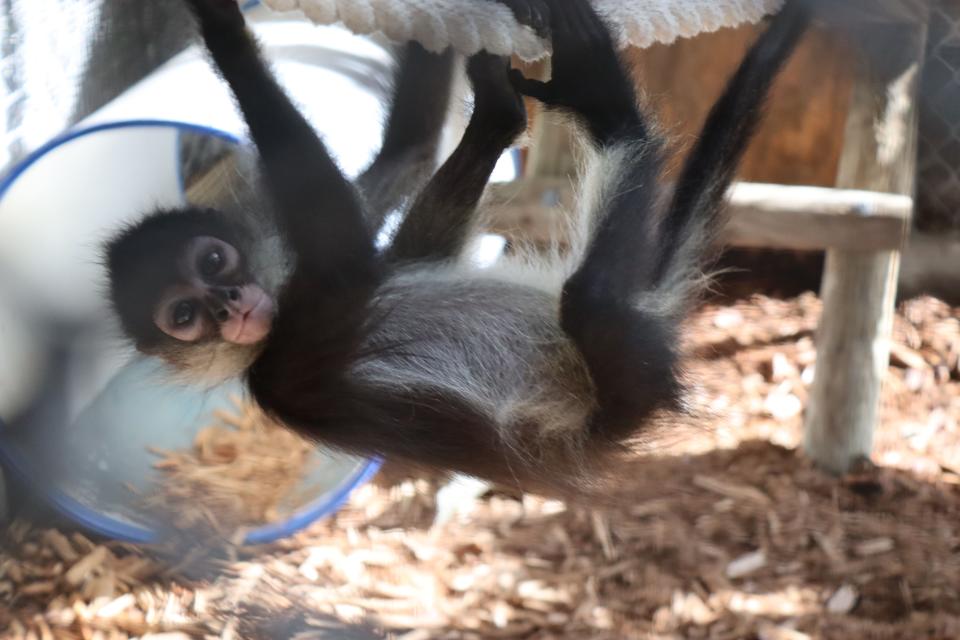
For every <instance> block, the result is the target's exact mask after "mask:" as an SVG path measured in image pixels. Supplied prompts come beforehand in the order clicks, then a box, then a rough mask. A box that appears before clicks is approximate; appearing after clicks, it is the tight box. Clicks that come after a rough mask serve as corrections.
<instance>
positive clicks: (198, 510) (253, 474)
mask: <svg viewBox="0 0 960 640" xmlns="http://www.w3.org/2000/svg"><path fill="white" fill-rule="evenodd" d="M233 400H234V405H235V408H236V411H235V412H229V411H222V410H220V411H217V412H216V413H215V414H214V421H213V423H211V424H209V425H207V426H205V427H203V428H202V429H200V430H199V431H198V432H197V435H196V436H195V437H194V441H193V446H192V447H191V448H190V449H189V450H185V451H164V450H153V452H154V453H155V454H156V455H157V456H159V457H160V460H158V461H157V462H156V463H155V464H154V465H153V466H154V468H155V469H156V470H157V471H158V472H159V474H160V477H159V478H158V479H157V482H156V489H155V490H154V491H153V492H151V493H150V495H148V496H145V498H144V501H143V502H144V506H145V508H147V509H148V510H150V511H151V512H155V513H163V514H169V516H170V518H172V524H173V526H174V528H176V529H179V530H184V531H198V530H199V531H210V532H213V533H216V534H217V535H219V536H223V537H225V538H227V539H233V538H235V537H236V536H237V535H238V533H239V532H242V531H243V529H245V528H247V527H254V526H259V525H263V524H266V523H271V522H277V521H278V520H280V519H281V518H282V517H283V515H284V514H285V513H286V512H287V511H289V509H290V508H291V507H294V506H296V505H295V504H291V503H292V502H294V501H295V500H296V496H295V495H294V494H295V490H296V488H297V486H298V485H299V484H300V483H301V481H302V480H303V478H304V477H305V475H306V474H307V472H308V471H309V468H310V463H311V456H312V454H313V452H314V450H315V447H314V445H312V444H311V443H309V442H308V441H306V440H305V439H303V438H302V437H300V436H299V435H297V434H295V433H293V432H291V431H289V430H287V429H284V428H283V427H281V426H280V425H278V424H276V423H275V422H273V421H272V420H270V419H269V418H268V417H267V416H265V415H264V414H263V412H261V411H260V410H259V409H258V408H257V407H256V406H255V405H253V404H251V403H249V402H246V401H242V400H240V399H239V398H234V399H233Z"/></svg>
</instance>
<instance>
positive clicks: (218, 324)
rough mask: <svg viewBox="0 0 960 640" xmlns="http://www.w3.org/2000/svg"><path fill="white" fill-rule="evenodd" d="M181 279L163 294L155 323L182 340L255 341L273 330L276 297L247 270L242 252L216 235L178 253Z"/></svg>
mask: <svg viewBox="0 0 960 640" xmlns="http://www.w3.org/2000/svg"><path fill="white" fill-rule="evenodd" d="M175 269H176V272H177V274H178V276H179V277H178V278H177V280H176V281H175V282H174V283H173V284H171V285H169V286H168V287H166V288H165V289H164V290H163V291H162V292H161V294H160V296H159V299H158V302H157V305H156V307H155V309H154V314H153V321H154V323H155V324H156V326H157V328H159V329H160V330H161V331H162V332H163V333H165V334H166V335H168V336H170V337H172V338H174V339H176V340H178V341H181V342H198V341H201V340H208V339H211V338H213V339H216V338H218V337H219V338H220V339H222V340H225V341H226V342H230V343H233V344H240V345H249V344H255V343H257V342H260V341H261V340H263V339H264V338H265V337H266V336H267V333H269V331H270V325H271V322H272V320H273V311H274V308H273V300H271V298H270V296H269V295H267V293H266V292H265V291H264V290H263V289H262V288H261V287H260V286H259V285H258V284H256V283H255V282H253V280H252V278H251V277H250V275H249V273H248V272H247V269H246V265H245V261H244V259H243V256H242V255H241V253H240V251H238V250H237V248H236V247H234V246H233V245H232V244H230V243H229V242H226V241H224V240H221V239H219V238H216V237H213V236H206V235H204V236H197V237H194V238H192V239H190V240H189V241H188V242H187V243H186V244H185V246H184V247H183V250H182V252H181V254H180V255H179V256H178V257H177V260H176V266H175Z"/></svg>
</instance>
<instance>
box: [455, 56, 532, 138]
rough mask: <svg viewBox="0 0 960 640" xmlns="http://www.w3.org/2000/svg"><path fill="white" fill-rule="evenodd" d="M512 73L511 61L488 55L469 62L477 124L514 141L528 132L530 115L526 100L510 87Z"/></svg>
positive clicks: (474, 57)
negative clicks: (526, 129)
mask: <svg viewBox="0 0 960 640" xmlns="http://www.w3.org/2000/svg"><path fill="white" fill-rule="evenodd" d="M509 72H510V60H509V58H505V57H501V56H495V55H492V54H489V53H478V54H475V55H473V56H471V57H470V60H469V61H468V62H467V77H469V78H470V84H471V85H472V86H473V93H474V107H473V108H474V114H475V117H476V119H477V121H478V122H480V123H482V125H483V126H484V127H485V128H486V129H487V130H489V131H491V132H494V131H495V132H497V133H502V134H503V135H505V136H509V137H510V139H511V140H512V139H513V138H515V137H516V136H518V135H520V134H521V133H522V132H523V130H524V129H525V128H526V126H527V111H526V108H525V107H524V105H523V98H522V97H521V96H520V94H519V93H518V92H517V90H516V89H515V88H514V87H513V85H512V84H511V83H510V76H509Z"/></svg>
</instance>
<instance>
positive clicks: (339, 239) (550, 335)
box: [108, 0, 807, 492]
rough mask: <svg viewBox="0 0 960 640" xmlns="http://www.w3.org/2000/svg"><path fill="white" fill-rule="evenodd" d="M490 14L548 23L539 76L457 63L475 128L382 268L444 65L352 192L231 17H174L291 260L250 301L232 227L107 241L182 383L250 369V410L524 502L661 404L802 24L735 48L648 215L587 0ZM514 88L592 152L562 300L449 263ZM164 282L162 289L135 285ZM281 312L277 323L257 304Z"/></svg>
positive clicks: (181, 221)
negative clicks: (228, 120)
mask: <svg viewBox="0 0 960 640" xmlns="http://www.w3.org/2000/svg"><path fill="white" fill-rule="evenodd" d="M487 1H492V0H487ZM497 1H502V2H503V3H504V4H506V5H507V6H508V7H510V8H511V10H513V11H514V13H515V15H517V16H518V19H526V20H529V21H530V23H531V24H534V23H536V21H537V20H540V23H541V24H543V25H545V27H543V28H544V31H545V32H549V33H550V34H551V36H552V38H553V47H554V61H553V79H552V80H551V81H550V82H548V83H540V82H534V81H528V80H526V79H523V78H522V77H520V76H517V75H516V74H514V75H513V76H512V84H513V87H511V86H510V84H511V83H510V82H509V81H508V78H509V77H511V76H508V74H507V63H506V61H505V60H502V59H497V58H494V57H492V56H488V55H478V56H475V57H474V58H472V59H471V61H470V62H469V65H468V73H469V77H470V80H471V82H472V84H473V87H474V91H475V96H476V97H475V109H474V112H473V114H472V117H471V120H470V123H469V125H468V127H467V131H466V132H465V134H464V136H463V138H462V140H461V141H460V145H459V146H458V147H457V149H456V150H455V151H454V152H453V154H452V155H451V157H450V158H449V159H448V160H447V161H446V162H445V163H444V164H443V166H442V167H441V168H440V169H439V170H438V171H437V173H436V175H435V176H434V177H433V178H432V179H431V180H430V181H429V182H428V183H427V184H426V186H424V187H423V188H422V190H421V191H420V192H419V194H418V195H417V197H416V199H415V200H414V202H413V204H412V206H411V207H410V210H409V212H408V214H407V217H406V219H405V221H404V222H403V223H402V224H401V226H400V229H399V231H398V232H397V235H396V237H395V238H394V242H393V245H392V246H391V247H390V248H388V249H387V250H386V251H384V252H378V251H377V250H376V248H375V246H374V242H373V234H374V229H372V227H373V226H376V224H377V222H378V221H379V220H382V216H383V214H384V213H386V212H387V211H389V210H391V209H394V208H397V207H398V206H399V204H401V203H403V201H404V198H407V197H408V196H409V195H410V194H411V193H412V192H414V191H415V190H416V189H417V188H418V186H419V183H420V181H421V176H423V175H424V172H423V170H422V165H421V162H422V161H424V159H425V158H428V157H429V155H430V153H432V152H435V145H436V140H437V134H438V132H439V127H440V124H441V123H442V114H443V112H444V111H445V109H446V101H447V99H448V97H447V96H448V93H447V92H448V89H449V75H448V74H449V68H450V67H449V65H450V62H449V60H447V59H446V58H445V56H431V54H427V53H426V52H424V51H421V50H419V49H417V47H415V46H411V47H408V51H407V63H405V66H404V70H403V71H402V72H401V77H400V78H399V81H398V83H397V90H396V93H395V96H394V104H393V110H392V112H391V113H392V115H391V122H390V125H389V126H388V129H387V134H386V136H385V140H384V144H383V148H382V150H381V153H380V155H379V156H378V158H377V160H376V161H375V162H374V164H373V165H372V166H371V169H370V170H369V171H368V172H367V174H365V176H364V177H363V178H361V185H362V188H363V190H365V191H366V192H367V193H366V194H365V195H366V198H363V197H361V196H360V195H359V194H358V192H357V191H355V190H354V186H353V185H351V184H350V183H349V182H348V181H347V180H346V179H345V178H344V177H343V175H342V174H341V173H340V171H339V169H338V168H337V166H336V164H335V163H334V161H333V160H332V159H331V158H330V156H329V154H328V153H327V151H326V149H325V148H324V146H323V144H322V142H321V141H320V139H319V138H318V137H317V135H316V134H315V133H314V131H313V129H312V128H311V127H310V125H309V124H308V123H307V122H306V121H305V120H304V119H303V117H302V116H301V115H300V114H299V113H298V112H297V110H296V109H295V108H294V107H293V106H292V104H291V103H290V101H289V100H288V99H287V97H286V96H285V95H284V93H283V91H282V90H281V89H280V87H279V86H278V85H277V83H276V82H275V80H274V79H273V77H272V76H271V74H270V72H269V70H268V68H267V66H266V64H265V63H264V62H263V60H262V59H261V57H260V55H259V52H258V49H257V46H256V43H255V42H254V40H253V39H252V38H251V37H250V36H249V35H248V34H247V32H246V29H245V26H244V23H243V17H242V15H241V14H240V12H239V10H238V9H237V6H236V3H235V1H234V0H187V2H188V3H189V4H190V6H191V7H192V8H193V9H194V12H195V14H196V15H197V17H198V18H199V22H200V26H201V31H202V33H203V36H204V41H205V42H206V45H207V47H208V49H209V50H210V53H211V56H212V57H213V60H214V62H215V63H216V65H217V67H218V68H219V70H220V73H221V74H222V76H223V77H224V78H225V79H226V81H227V82H228V84H229V85H230V87H231V89H232V90H233V92H234V95H235V97H236V99H237V101H238V103H239V105H240V109H241V111H242V112H243V114H244V117H245V118H246V121H247V125H248V127H249V129H250V132H251V134H252V137H253V141H254V142H255V143H256V145H257V148H258V150H259V153H260V160H261V163H262V166H263V176H264V178H265V183H266V187H267V191H268V192H269V193H270V195H271V196H272V198H273V200H274V210H275V211H274V213H273V214H268V213H266V212H264V213H263V214H262V215H276V217H277V223H278V226H279V227H280V230H281V232H282V234H283V236H284V239H285V241H286V243H287V244H289V248H290V251H291V252H292V253H293V254H294V255H295V264H294V265H293V268H292V269H291V270H290V271H291V273H290V274H289V276H288V277H287V276H286V274H285V275H284V277H285V280H284V282H283V283H282V285H281V286H278V287H270V286H260V285H262V284H263V283H262V282H260V280H262V278H261V277H260V276H261V275H262V274H258V273H255V272H254V270H252V269H250V268H249V265H250V264H252V263H253V262H252V261H251V260H250V259H249V258H250V257H251V255H252V256H253V257H256V254H257V252H258V251H262V248H258V247H257V243H256V242H255V240H256V238H253V239H252V240H254V241H252V242H249V243H248V242H246V240H244V238H245V236H244V234H242V233H240V232H241V231H243V229H242V228H239V227H242V224H243V223H242V220H243V219H244V217H243V216H231V215H229V212H216V211H212V212H211V211H204V210H198V209H196V208H189V207H188V208H186V209H184V210H177V211H161V212H156V213H154V214H153V215H152V216H149V217H147V218H146V219H145V220H144V221H143V222H142V223H140V224H139V225H134V226H132V227H130V228H128V229H126V230H123V231H122V232H121V233H120V234H118V236H117V237H116V238H115V239H114V240H112V241H111V243H110V245H109V247H108V250H109V254H110V257H111V260H110V271H111V278H112V296H113V299H114V302H115V305H116V307H117V310H118V313H119V314H120V316H121V320H122V321H124V326H125V327H126V328H127V329H128V333H130V335H131V337H132V338H133V339H134V340H135V341H136V342H137V345H138V347H139V348H141V350H143V351H144V352H146V353H152V354H155V355H159V356H161V357H164V358H165V359H167V361H168V362H171V363H172V364H174V365H175V366H181V368H182V369H184V370H190V369H192V368H195V367H196V368H203V367H209V366H210V365H209V363H210V362H211V361H212V360H217V361H224V362H226V364H225V365H224V366H223V367H221V368H220V369H219V370H221V371H232V372H234V373H236V372H240V371H243V372H245V373H246V379H247V382H248V385H249V389H250V391H251V393H252V394H253V396H254V398H255V399H256V400H257V402H258V403H259V404H260V405H261V406H262V407H263V408H264V409H266V410H267V411H269V412H271V413H273V414H274V415H275V416H276V417H278V418H279V419H280V420H282V421H283V422H284V423H286V424H288V425H290V426H291V427H292V428H296V429H298V430H300V431H301V432H303V433H305V434H307V435H308V436H312V437H315V438H317V439H319V440H322V441H324V442H326V443H329V444H331V445H334V446H337V447H340V448H342V449H345V450H348V451H351V452H355V453H359V454H363V455H371V454H377V455H382V456H387V457H393V458H396V459H399V460H403V461H406V462H408V463H413V464H418V465H424V466H428V467H432V468H435V469H447V470H456V471H461V472H465V473H470V474H473V475H476V476H479V477H483V478H487V479H491V480H494V481H498V482H504V483H508V484H520V485H521V486H522V487H523V488H525V489H539V490H548V491H559V492H571V491H572V492H576V491H578V490H582V489H585V488H587V487H588V485H589V479H590V477H591V475H595V473H596V469H597V467H596V466H593V465H596V464H599V463H601V462H602V461H604V460H606V459H607V458H606V456H605V454H606V453H609V452H610V451H611V449H616V445H618V444H619V443H621V442H623V441H624V440H626V439H627V438H629V437H631V436H632V435H633V434H635V433H636V432H637V431H640V430H642V429H643V428H644V427H645V426H647V425H648V424H650V423H651V420H652V418H653V417H655V416H658V415H659V412H660V411H661V410H664V409H667V410H669V409H675V408H677V407H678V406H679V405H680V399H681V396H682V391H683V390H682V388H681V384H680V382H679V356H678V353H677V343H678V329H677V326H678V324H679V323H680V322H681V321H682V319H683V317H684V315H685V313H686V312H687V310H688V309H689V306H690V304H691V302H692V301H693V300H694V299H695V298H696V296H697V294H698V292H699V291H700V289H701V288H702V270H703V269H704V268H705V266H706V264H707V258H708V257H709V252H710V247H711V242H712V240H713V237H714V236H715V234H716V232H717V230H718V229H719V228H720V226H721V225H722V223H723V215H722V206H721V205H722V200H723V196H724V193H725V192H726V189H727V187H728V185H729V183H730V180H731V179H732V177H733V172H734V168H735V167H736V164H737V162H738V161H739V158H740V156H741V154H742V152H743V149H744V147H745V145H746V143H747V140H748V139H749V136H750V134H751V132H752V130H753V128H754V126H755V123H756V121H757V119H758V118H759V114H760V112H761V110H762V109H761V107H762V104H763V100H764V97H765V95H766V92H767V89H768V88H769V85H770V82H771V81H772V79H773V77H774V76H775V75H776V72H777V71H778V69H779V68H780V66H781V65H782V63H783V61H784V60H785V59H786V57H787V56H788V55H789V53H790V51H791V50H792V48H793V45H794V44H795V43H796V40H797V38H798V37H799V35H800V33H801V32H802V31H803V28H804V26H805V24H806V21H807V16H806V12H805V11H804V10H803V9H802V5H801V4H799V2H798V0H788V3H787V5H786V8H785V9H784V10H783V11H782V12H781V13H780V14H779V15H778V16H776V17H775V18H774V19H773V21H772V23H771V25H770V27H769V28H768V30H767V31H766V32H765V33H764V34H763V35H762V36H760V38H759V39H758V40H757V42H756V43H755V44H754V46H753V47H752V48H751V50H750V52H749V53H748V54H747V56H746V57H745V59H744V61H743V63H742V64H741V66H740V68H739V69H738V71H737V72H736V73H735V75H734V76H733V78H732V79H731V81H730V83H729V85H728V86H727V88H726V90H725V92H724V94H723V96H722V97H721V98H720V100H719V101H718V102H717V105H716V106H715V107H714V109H713V111H712V112H711V114H710V116H709V117H708V119H707V123H706V125H705V129H704V132H703V133H702V135H701V139H700V141H699V142H698V143H697V145H696V146H695V147H694V149H693V151H692V152H691V154H690V156H689V158H688V159H687V161H686V164H685V166H684V168H683V170H682V172H681V174H680V175H681V177H680V180H679V182H678V184H677V186H676V188H675V191H674V192H673V193H672V194H671V196H672V200H670V202H669V206H668V207H666V208H663V207H661V206H660V205H658V204H657V203H662V202H663V199H662V198H660V197H658V188H659V187H658V180H659V178H660V172H661V168H662V158H661V156H662V153H663V151H662V148H663V143H662V141H661V140H660V139H659V138H658V137H657V136H656V135H655V133H654V128H653V127H652V126H651V125H650V124H649V122H648V120H647V118H646V117H645V115H644V114H643V113H642V112H641V111H640V110H639V109H638V108H637V103H636V102H637V101H636V96H635V93H634V89H633V85H632V83H631V81H630V79H629V77H628V75H627V74H626V72H625V71H624V68H623V66H622V64H621V62H620V60H619V58H618V56H617V53H616V51H615V49H614V46H613V44H612V42H611V38H610V35H609V33H608V32H607V30H606V28H605V26H604V25H603V23H602V22H601V20H600V19H598V17H597V15H596V14H595V13H594V11H593V9H592V7H591V5H590V3H589V2H588V1H587V0H497ZM414 63H416V64H414ZM407 65H409V66H407ZM415 68H418V69H419V71H416V70H415ZM419 73H424V74H429V73H433V74H435V75H434V76H433V77H422V76H419V75H418V74H419ZM421 83H423V84H421ZM417 87H420V88H423V87H428V88H429V90H430V91H437V92H439V93H438V95H437V99H438V102H437V103H436V104H429V103H425V102H423V96H422V95H421V96H419V98H418V96H417V95H415V94H416V91H414V89H415V88H417ZM515 88H516V89H519V90H521V91H522V92H525V93H527V94H529V95H531V96H533V97H535V98H538V99H540V100H542V101H543V102H545V103H546V105H547V106H548V107H549V108H554V109H560V110H563V111H566V112H568V113H570V114H571V115H573V117H574V118H575V119H576V120H578V121H579V122H580V123H581V124H582V125H583V126H584V129H585V131H586V133H587V135H588V140H589V142H590V143H591V144H590V146H591V148H592V151H593V154H594V156H595V157H594V158H593V159H592V163H591V170H590V173H591V175H590V176H588V178H589V179H588V180H587V184H588V185H589V186H590V193H589V194H588V195H589V197H588V198H587V200H586V203H587V204H588V205H589V209H590V210H589V211H586V212H585V213H584V214H583V215H585V220H584V224H583V225H577V229H578V230H583V229H587V228H589V232H588V234H587V236H588V237H586V238H577V241H578V242H577V243H576V246H577V247H578V248H580V247H585V250H584V251H583V252H582V255H580V256H579V263H578V264H575V265H572V266H573V269H572V271H573V273H572V275H571V276H570V277H569V278H568V279H567V280H566V282H565V283H564V284H563V286H562V287H560V286H559V283H558V282H557V281H556V279H552V280H551V279H550V278H546V279H544V278H542V276H543V275H544V271H545V270H553V271H552V272H551V273H550V274H548V275H549V276H551V277H552V276H553V275H554V274H555V273H556V272H557V271H560V273H568V272H567V271H566V266H567V265H566V264H561V263H560V262H558V261H552V262H549V264H547V265H546V267H547V269H543V268H542V267H543V265H535V264H530V263H529V262H527V263H524V262H523V261H515V262H510V261H509V260H507V261H505V262H504V264H503V265H498V268H497V269H495V270H487V271H477V270H473V271H471V270H470V269H469V268H467V267H466V265H464V264H460V263H458V262H457V260H456V259H455V258H456V256H457V255H458V253H459V252H460V249H461V248H462V247H463V245H464V242H465V241H466V238H467V237H468V235H469V231H470V229H471V224H472V222H473V220H474V218H475V216H476V209H477V203H478V201H479V199H480V197H481V195H482V192H483V188H484V185H485V184H486V182H487V180H488V179H489V176H490V172H491V171H492V169H493V167H494V164H495V163H496V160H497V158H498V157H499V156H500V154H501V153H502V152H503V150H504V149H505V148H506V147H507V146H508V145H509V144H510V143H511V141H512V139H513V137H514V136H515V135H516V134H517V133H518V132H519V131H520V130H521V129H522V128H523V126H524V120H525V118H524V112H523V108H522V103H521V102H520V100H519V98H518V96H517V95H516V92H515V91H514V89H515ZM440 94H442V95H440ZM333 99H335V97H333ZM402 120H407V121H409V123H411V124H410V126H409V128H406V129H405V128H404V127H402V126H398V123H400V122H401V121H402ZM424 150H427V151H424ZM408 162H409V163H410V164H409V165H408V164H406V163H408ZM395 171H396V172H397V173H394V172H395ZM405 171H408V173H404V172H405ZM411 176H413V177H411ZM405 190H406V191H405ZM365 206H366V207H369V208H370V209H372V210H373V213H372V217H371V218H368V217H367V213H368V212H367V211H366V210H365V208H366V207H365ZM254 213H256V212H254ZM371 219H372V220H373V222H374V224H373V225H371ZM586 223H589V224H586ZM246 235H251V234H246ZM252 235H255V234H252ZM161 240H162V242H160V241H161ZM248 245H249V246H248ZM157 247H161V248H162V251H158V250H157ZM511 270H512V271H511ZM561 270H562V271H561ZM158 271H169V277H167V275H163V277H162V278H161V277H159V276H158V277H156V278H154V277H152V276H151V277H150V278H143V279H138V275H137V274H138V273H141V272H144V273H148V275H149V274H152V273H154V272H158ZM538 278H539V280H538ZM227 281H229V282H227ZM225 283H227V284H229V286H230V287H232V289H231V291H233V292H234V293H235V294H236V299H234V298H230V300H229V301H225V302H224V304H222V305H218V306H217V308H216V309H214V311H217V312H218V313H222V314H224V315H225V317H227V319H226V320H221V319H220V318H219V317H218V315H217V313H212V312H211V310H210V309H209V308H208V307H209V306H210V305H209V304H206V305H205V304H203V301H204V300H205V299H206V298H208V297H209V294H210V293H211V292H216V291H219V290H221V289H222V288H223V287H224V286H226V284H225ZM249 292H253V293H249ZM248 293H249V295H248ZM254 293H255V294H256V295H255V296H254ZM268 294H269V295H268ZM274 297H275V301H276V304H275V307H270V306H269V305H268V304H267V303H264V304H263V305H261V304H260V301H263V300H272V299H274ZM255 303H256V304H255ZM251 326H252V328H253V329H255V330H256V331H254V332H251V331H250V329H251ZM231 363H233V365H231ZM235 365H239V366H235ZM612 445H613V446H612ZM589 469H593V471H590V470H589Z"/></svg>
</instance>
